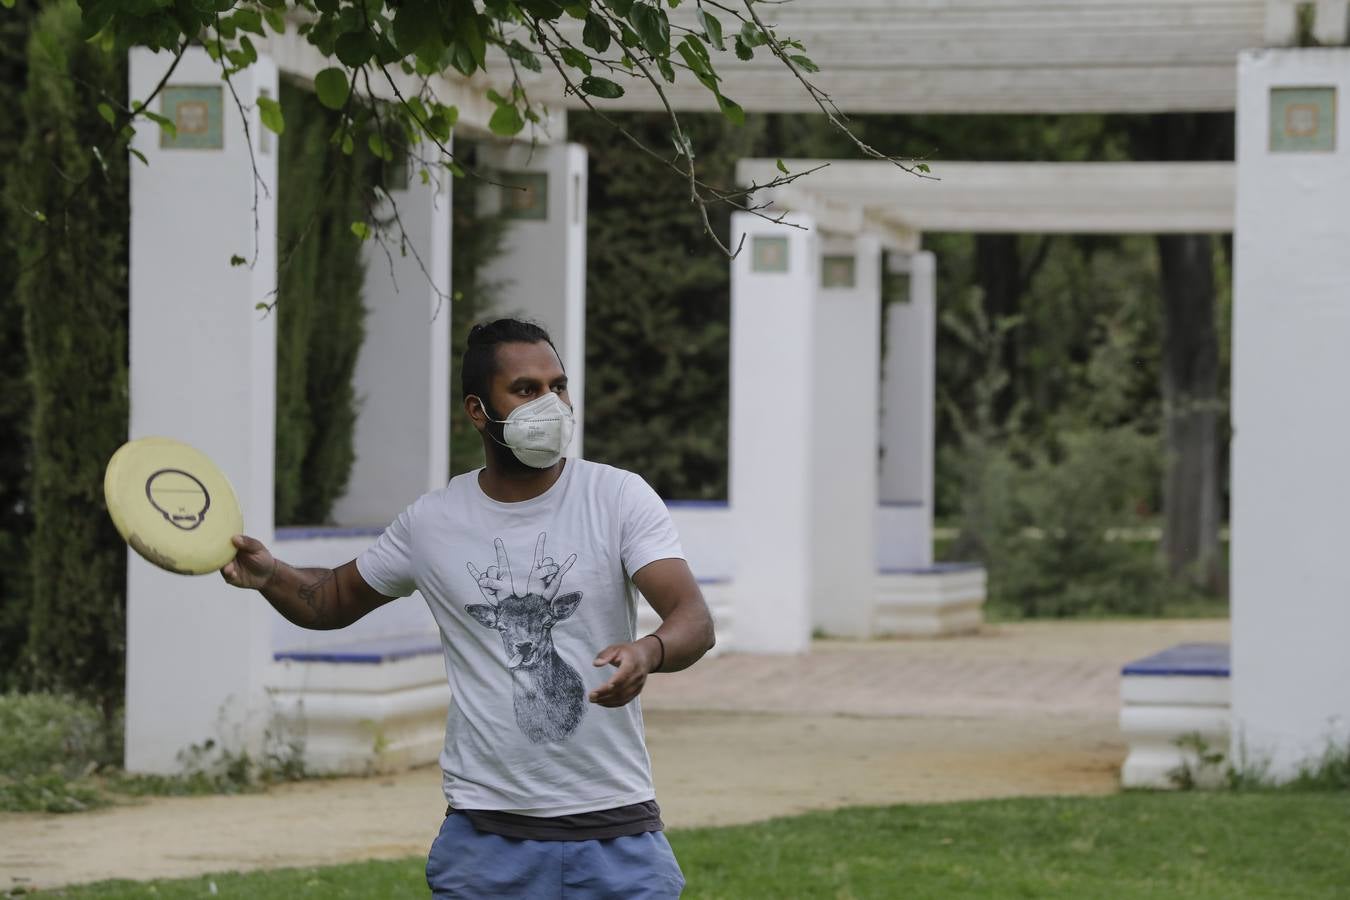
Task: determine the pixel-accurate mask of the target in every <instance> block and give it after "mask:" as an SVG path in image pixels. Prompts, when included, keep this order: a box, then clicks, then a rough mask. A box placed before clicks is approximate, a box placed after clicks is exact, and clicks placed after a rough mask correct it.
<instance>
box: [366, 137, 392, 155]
mask: <svg viewBox="0 0 1350 900" xmlns="http://www.w3.org/2000/svg"><path fill="white" fill-rule="evenodd" d="M366 146H367V147H369V148H370V152H371V153H373V154H374V155H375V156H378V157H379V158H380V159H382V160H384V161H385V162H393V161H394V151H393V150H392V149H390V147H389V145H388V144H387V143H385V140H384V135H382V134H380V133H379V132H378V131H372V132H371V133H370V136H369V137H367V138H366Z"/></svg>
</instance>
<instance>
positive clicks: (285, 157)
mask: <svg viewBox="0 0 1350 900" xmlns="http://www.w3.org/2000/svg"><path fill="white" fill-rule="evenodd" d="M280 102H281V109H282V110H283V111H284V113H285V116H286V118H287V121H288V123H289V125H288V127H287V128H286V129H285V131H284V132H283V133H282V135H281V147H280V154H279V156H278V160H277V163H278V179H277V181H278V189H277V190H278V199H279V201H280V202H279V203H278V206H277V233H278V243H279V246H280V248H281V254H282V265H280V266H279V267H278V268H279V271H278V285H277V302H276V304H275V305H274V312H275V314H276V315H277V317H278V319H277V423H276V435H277V437H276V442H277V443H276V491H275V492H276V521H277V524H279V525H295V524H320V523H324V522H327V521H328V520H329V517H330V514H331V512H332V508H333V504H334V503H335V502H336V501H337V500H338V499H339V498H340V497H341V496H342V494H343V492H344V491H345V490H346V487H347V480H348V477H349V475H350V474H351V467H352V462H353V460H354V458H355V457H354V451H353V445H352V440H353V432H354V429H355V425H356V414H357V398H356V396H355V393H354V390H353V387H352V375H353V373H354V372H355V370H356V361H357V356H358V355H359V354H360V351H361V342H362V340H363V339H364V337H365V330H364V327H363V319H364V315H365V310H364V307H363V306H362V303H361V289H362V284H363V282H364V278H365V266H364V264H363V262H362V253H361V240H360V238H358V237H357V236H356V235H355V234H353V233H352V229H351V223H352V222H353V221H359V220H364V219H365V218H366V217H367V215H368V212H367V211H368V210H369V209H370V208H371V203H372V201H373V193H374V183H375V178H376V175H377V174H378V172H377V169H376V167H375V166H373V165H372V162H373V161H374V160H373V157H372V156H371V154H370V153H369V152H368V151H367V150H366V149H365V148H364V147H361V148H358V149H356V150H355V151H354V152H353V153H352V154H351V155H346V154H344V153H343V152H342V150H341V148H340V147H338V146H335V145H334V144H333V143H332V142H331V141H330V140H329V135H330V134H331V133H332V131H333V128H334V125H335V122H336V119H337V114H336V113H333V112H332V111H330V110H327V109H325V108H324V107H323V106H322V105H321V104H320V103H319V102H318V100H317V99H316V98H315V97H314V95H313V94H312V93H310V92H309V91H306V90H303V89H301V88H299V87H296V86H294V85H292V84H291V83H290V82H289V81H283V82H282V84H281V98H280Z"/></svg>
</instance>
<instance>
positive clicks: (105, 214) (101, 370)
mask: <svg viewBox="0 0 1350 900" xmlns="http://www.w3.org/2000/svg"><path fill="white" fill-rule="evenodd" d="M28 47H29V51H28V52H29V68H28V76H29V77H28V83H27V87H26V89H25V92H24V96H23V104H22V106H23V114H24V117H25V118H26V120H27V129H26V134H25V136H24V139H23V142H22V145H21V147H20V149H19V155H18V159H17V168H16V169H15V170H14V171H16V172H18V173H20V177H11V178H9V179H8V182H9V192H10V197H9V199H10V206H11V209H13V208H18V209H21V210H30V211H38V212H41V213H44V214H45V221H42V220H40V219H39V217H38V216H36V215H33V214H29V215H26V216H21V217H20V218H19V219H18V222H17V223H16V227H15V238H16V246H17V249H18V253H17V256H18V259H17V262H18V266H19V277H18V296H19V298H20V302H21V304H22V306H23V310H24V333H25V337H26V341H27V345H28V351H29V356H30V360H31V362H30V367H31V373H32V385H33V397H34V404H33V419H32V430H31V434H32V442H33V466H32V494H33V512H34V531H33V536H32V543H31V554H30V557H31V566H32V570H31V571H32V599H31V607H30V608H31V612H30V616H29V629H28V642H27V650H26V653H25V657H26V663H27V665H28V666H29V667H31V671H32V676H33V682H34V684H35V685H36V686H37V687H40V688H48V689H56V690H65V691H72V692H75V693H78V694H81V695H84V696H86V697H89V698H91V699H93V700H95V701H97V702H99V703H100V704H101V706H102V708H103V710H104V713H105V715H108V716H111V714H112V713H113V711H114V710H115V709H116V707H117V706H118V705H120V701H121V698H122V692H123V662H124V660H123V656H124V647H125V625H124V621H125V599H126V598H125V585H126V573H125V569H126V549H125V547H124V546H123V544H122V541H121V539H120V538H119V537H118V534H117V532H116V530H115V529H114V528H113V526H112V522H111V520H110V519H109V518H108V513H107V510H106V508H105V507H104V502H103V468H104V465H105V464H106V462H107V460H108V458H109V457H110V456H111V455H112V454H113V451H115V450H116V449H117V448H118V446H119V445H120V444H121V443H122V442H123V441H124V440H125V439H126V431H127V326H126V318H127V222H128V202H127V191H128V188H127V166H126V153H125V149H124V148H123V147H121V146H114V145H113V143H112V142H110V141H109V136H110V133H109V128H108V125H107V123H106V122H104V121H103V120H102V118H101V117H100V116H99V114H98V112H97V111H96V108H97V105H98V103H100V102H113V103H114V104H123V105H125V90H126V80H127V76H126V66H125V60H124V58H123V57H122V56H121V55H120V54H119V55H112V54H109V53H107V52H106V51H104V50H103V49H101V48H100V47H99V46H98V45H97V44H96V43H92V42H88V41H85V40H83V38H82V36H81V33H80V13H79V8H78V7H77V6H76V4H75V3H74V2H70V0H63V2H61V3H55V4H50V5H45V6H44V7H43V8H42V10H41V12H40V13H39V15H38V17H37V20H36V23H35V25H34V28H33V33H32V37H31V39H30V41H29V44H28ZM95 146H101V147H102V148H103V154H102V156H103V161H104V162H103V164H102V165H100V163H99V161H98V160H97V158H96V157H95V156H94V154H93V153H92V151H91V148H93V147H95ZM80 182H82V184H80ZM76 185H79V186H76Z"/></svg>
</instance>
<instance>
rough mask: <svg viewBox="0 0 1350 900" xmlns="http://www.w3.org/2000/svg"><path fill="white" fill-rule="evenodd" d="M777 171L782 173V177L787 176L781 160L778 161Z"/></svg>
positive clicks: (786, 168)
mask: <svg viewBox="0 0 1350 900" xmlns="http://www.w3.org/2000/svg"><path fill="white" fill-rule="evenodd" d="M778 171H780V172H782V173H783V174H784V175H787V174H788V167H787V166H785V165H784V164H783V161H782V160H781V159H780V160H779V161H778Z"/></svg>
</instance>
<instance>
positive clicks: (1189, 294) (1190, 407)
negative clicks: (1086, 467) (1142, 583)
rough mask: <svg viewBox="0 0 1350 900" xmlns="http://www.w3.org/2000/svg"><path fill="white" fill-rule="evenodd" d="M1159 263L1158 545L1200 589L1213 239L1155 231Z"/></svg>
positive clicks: (1208, 474)
mask: <svg viewBox="0 0 1350 900" xmlns="http://www.w3.org/2000/svg"><path fill="white" fill-rule="evenodd" d="M1157 242H1158V258H1159V262H1160V266H1161V270H1162V299H1163V347H1162V396H1163V419H1164V422H1163V434H1164V439H1165V442H1166V472H1165V474H1164V476H1163V515H1164V520H1165V521H1164V524H1163V540H1162V552H1163V555H1164V557H1165V558H1166V560H1167V567H1168V570H1169V571H1171V572H1172V573H1173V574H1174V575H1184V576H1185V577H1187V578H1189V579H1191V580H1192V581H1193V582H1194V583H1195V584H1196V585H1198V586H1200V587H1203V588H1206V589H1208V590H1213V591H1218V590H1221V589H1222V588H1223V577H1222V572H1221V567H1220V565H1219V518H1220V513H1219V446H1218V423H1219V412H1220V408H1219V342H1218V336H1217V334H1216V333H1215V328H1214V256H1213V254H1214V242H1213V239H1212V238H1211V237H1210V236H1209V235H1203V234H1167V235H1159V236H1158V238H1157Z"/></svg>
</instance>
